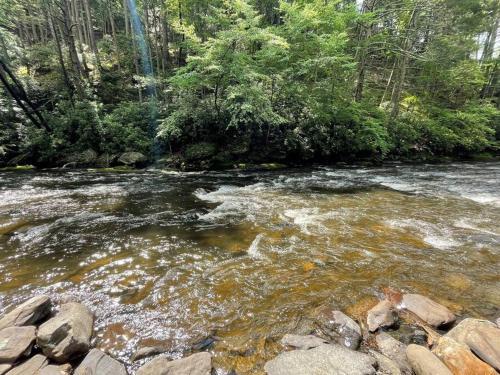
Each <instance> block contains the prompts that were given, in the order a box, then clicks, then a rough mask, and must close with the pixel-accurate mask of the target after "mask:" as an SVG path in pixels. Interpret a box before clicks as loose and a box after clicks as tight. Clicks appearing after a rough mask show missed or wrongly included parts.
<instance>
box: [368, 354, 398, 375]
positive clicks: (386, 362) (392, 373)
mask: <svg viewBox="0 0 500 375" xmlns="http://www.w3.org/2000/svg"><path fill="white" fill-rule="evenodd" d="M369 352H370V355H371V356H372V357H373V358H375V359H376V360H377V363H378V371H377V375H382V374H383V375H401V374H402V373H401V370H400V369H399V366H398V364H397V363H396V362H395V361H393V360H392V359H390V358H389V357H386V356H385V355H383V354H380V353H379V352H376V351H375V350H370V351H369Z"/></svg>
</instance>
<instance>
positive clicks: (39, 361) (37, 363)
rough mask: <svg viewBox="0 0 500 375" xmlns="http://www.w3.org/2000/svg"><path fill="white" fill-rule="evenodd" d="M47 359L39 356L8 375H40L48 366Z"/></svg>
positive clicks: (15, 368)
mask: <svg viewBox="0 0 500 375" xmlns="http://www.w3.org/2000/svg"><path fill="white" fill-rule="evenodd" d="M48 362H49V361H48V360H47V357H45V356H43V355H41V354H37V355H35V356H34V357H32V358H30V359H28V360H27V361H26V362H23V363H21V364H20V365H19V366H17V367H14V368H13V369H12V370H10V371H9V372H8V373H7V374H6V375H28V374H30V375H31V374H38V372H39V371H40V370H41V369H43V368H44V367H45V366H47V364H48Z"/></svg>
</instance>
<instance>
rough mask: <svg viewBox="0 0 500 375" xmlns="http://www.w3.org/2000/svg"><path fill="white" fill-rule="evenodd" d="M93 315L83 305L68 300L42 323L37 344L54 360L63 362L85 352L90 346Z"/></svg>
mask: <svg viewBox="0 0 500 375" xmlns="http://www.w3.org/2000/svg"><path fill="white" fill-rule="evenodd" d="M93 323H94V317H93V315H92V313H91V312H90V310H89V309H88V308H87V307H85V306H84V305H82V304H80V303H76V302H70V303H67V304H64V305H62V306H61V309H60V311H59V312H58V313H57V314H56V315H55V316H54V317H53V318H52V319H50V320H48V321H47V322H45V323H43V324H42V325H41V326H40V328H39V330H38V334H37V345H38V346H39V347H40V348H41V349H42V351H43V353H44V354H45V355H46V356H47V357H49V358H50V359H53V360H55V361H56V362H59V363H63V362H66V361H68V360H69V359H71V358H74V357H76V356H79V355H82V354H85V353H86V352H88V350H89V348H90V338H91V336H92V329H93Z"/></svg>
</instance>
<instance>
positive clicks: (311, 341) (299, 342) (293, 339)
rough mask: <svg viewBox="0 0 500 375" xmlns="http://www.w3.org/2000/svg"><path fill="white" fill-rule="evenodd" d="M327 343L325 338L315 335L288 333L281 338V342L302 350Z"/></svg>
mask: <svg viewBox="0 0 500 375" xmlns="http://www.w3.org/2000/svg"><path fill="white" fill-rule="evenodd" d="M326 343H327V342H326V341H325V340H323V339H320V338H319V337H316V336H313V335H307V336H301V335H289V334H287V335H285V336H283V338H282V339H281V344H283V345H284V346H292V347H294V348H296V349H302V350H307V349H312V348H315V347H317V346H320V345H323V344H326Z"/></svg>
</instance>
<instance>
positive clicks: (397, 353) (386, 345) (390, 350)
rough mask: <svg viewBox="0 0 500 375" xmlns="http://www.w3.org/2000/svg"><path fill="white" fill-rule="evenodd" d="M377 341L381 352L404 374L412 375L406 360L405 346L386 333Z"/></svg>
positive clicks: (378, 337)
mask: <svg viewBox="0 0 500 375" xmlns="http://www.w3.org/2000/svg"><path fill="white" fill-rule="evenodd" d="M375 340H376V342H377V346H378V348H379V350H380V352H381V353H382V354H383V355H385V356H386V357H389V358H390V359H392V360H393V361H394V362H396V363H397V364H398V366H399V369H400V370H401V372H402V373H403V374H411V373H412V371H411V367H410V364H409V363H408V361H407V360H406V345H405V344H403V343H402V342H401V341H398V340H396V339H395V338H393V337H392V336H390V335H388V334H387V333H385V332H382V333H379V334H378V335H377V337H376V338H375Z"/></svg>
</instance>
